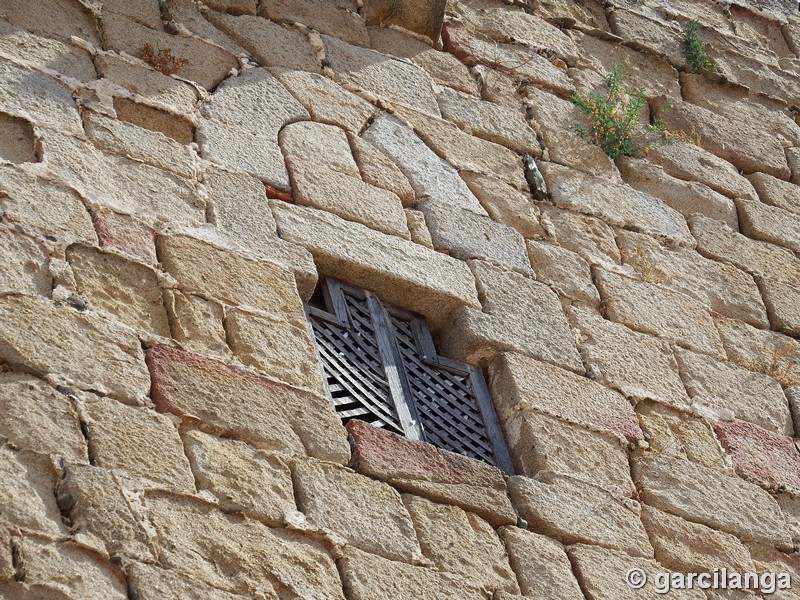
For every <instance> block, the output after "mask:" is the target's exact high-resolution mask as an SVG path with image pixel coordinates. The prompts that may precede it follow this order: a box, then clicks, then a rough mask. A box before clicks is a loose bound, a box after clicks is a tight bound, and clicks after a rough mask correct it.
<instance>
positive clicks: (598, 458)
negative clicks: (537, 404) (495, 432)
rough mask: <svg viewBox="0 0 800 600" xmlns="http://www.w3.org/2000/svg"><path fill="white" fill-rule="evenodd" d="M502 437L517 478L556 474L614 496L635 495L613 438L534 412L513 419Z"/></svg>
mask: <svg viewBox="0 0 800 600" xmlns="http://www.w3.org/2000/svg"><path fill="white" fill-rule="evenodd" d="M505 433H506V440H507V441H508V445H509V449H510V452H511V455H512V457H514V459H515V463H516V465H517V469H516V471H517V473H519V474H520V475H525V476H527V477H536V475H537V474H538V473H539V472H546V473H558V474H560V475H569V476H571V477H574V478H575V479H579V480H581V481H586V482H589V483H593V484H595V485H598V486H600V487H602V488H605V489H606V490H608V491H610V492H611V493H612V494H614V495H615V496H620V497H624V496H630V495H631V494H633V492H634V488H633V483H632V482H631V475H630V469H629V467H628V455H627V453H626V452H625V448H624V447H623V445H622V444H621V443H620V440H619V439H618V438H616V437H614V436H610V435H605V434H602V433H598V432H595V431H590V430H588V429H584V428H583V427H579V426H577V425H573V424H572V423H568V422H566V421H560V420H558V419H554V418H553V417H550V416H548V415H545V414H542V413H539V412H535V411H523V412H520V413H518V414H517V415H516V416H514V417H512V419H511V422H510V423H508V424H506V427H505Z"/></svg>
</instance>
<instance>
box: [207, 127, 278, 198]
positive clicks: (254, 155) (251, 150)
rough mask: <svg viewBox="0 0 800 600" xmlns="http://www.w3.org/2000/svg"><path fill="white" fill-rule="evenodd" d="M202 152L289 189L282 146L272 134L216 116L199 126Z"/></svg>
mask: <svg viewBox="0 0 800 600" xmlns="http://www.w3.org/2000/svg"><path fill="white" fill-rule="evenodd" d="M197 143H198V145H199V146H200V156H202V157H203V158H205V159H208V160H210V161H211V162H214V163H217V164H219V165H223V166H225V167H228V168H230V169H235V170H239V171H244V172H245V173H248V174H250V175H253V176H254V177H258V178H259V179H261V180H262V181H264V182H265V183H268V184H270V185H272V186H274V187H276V188H278V189H280V190H284V191H285V190H288V189H289V174H288V173H287V171H286V165H285V163H284V158H283V154H281V149H280V146H278V144H277V142H276V141H274V140H273V138H272V136H270V135H262V134H260V133H253V132H249V131H247V130H246V129H244V128H242V127H238V126H236V125H231V124H229V123H220V122H217V121H213V120H204V121H201V123H200V125H199V126H198V127H197Z"/></svg>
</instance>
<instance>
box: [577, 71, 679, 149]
mask: <svg viewBox="0 0 800 600" xmlns="http://www.w3.org/2000/svg"><path fill="white" fill-rule="evenodd" d="M606 87H607V89H608V91H607V94H606V96H605V97H603V96H601V95H599V94H594V93H591V94H588V95H587V96H585V97H584V96H581V95H580V94H578V93H577V92H575V93H574V94H573V95H572V101H573V102H574V103H575V104H576V105H577V106H579V107H580V108H581V109H583V111H584V112H585V113H586V114H587V115H588V116H589V119H590V120H591V126H590V127H588V128H587V127H578V128H577V131H578V133H579V134H580V135H581V136H582V137H583V138H584V139H586V140H587V141H589V142H590V143H592V144H595V145H596V146H600V148H602V149H603V151H604V152H605V153H606V154H608V155H609V156H610V157H611V158H617V157H618V156H636V155H639V154H642V153H645V154H646V153H647V152H649V151H650V148H651V147H652V145H653V144H655V143H664V142H665V141H669V134H668V133H667V131H666V128H665V124H664V118H663V116H664V115H663V113H664V111H662V112H661V113H660V114H659V115H656V117H655V118H654V119H653V123H652V124H650V125H648V124H643V123H642V122H641V113H642V109H643V108H644V107H645V105H646V104H647V97H646V96H645V93H644V90H641V89H639V90H634V91H631V90H628V89H627V88H626V87H625V85H624V84H623V83H622V65H620V64H616V65H614V69H613V70H612V71H611V73H609V74H608V75H607V76H606ZM668 108H669V106H667V107H666V108H665V110H667V109H668Z"/></svg>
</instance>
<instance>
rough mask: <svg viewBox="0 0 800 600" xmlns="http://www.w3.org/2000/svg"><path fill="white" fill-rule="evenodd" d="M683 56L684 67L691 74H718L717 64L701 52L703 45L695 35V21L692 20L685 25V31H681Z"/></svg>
mask: <svg viewBox="0 0 800 600" xmlns="http://www.w3.org/2000/svg"><path fill="white" fill-rule="evenodd" d="M683 55H684V57H685V58H686V66H687V67H689V70H690V71H691V72H692V73H697V72H698V71H711V72H712V73H718V72H719V67H717V63H715V62H714V59H713V58H711V57H710V56H709V55H708V54H707V53H706V51H705V50H703V45H702V44H701V43H700V38H699V37H698V35H697V21H695V20H694V19H691V20H690V21H689V22H688V23H686V29H684V30H683Z"/></svg>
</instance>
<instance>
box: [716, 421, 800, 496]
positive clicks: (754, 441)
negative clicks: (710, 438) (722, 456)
mask: <svg viewBox="0 0 800 600" xmlns="http://www.w3.org/2000/svg"><path fill="white" fill-rule="evenodd" d="M716 432H717V438H719V441H720V443H721V444H722V447H723V448H724V449H725V451H726V452H727V453H728V454H729V455H730V457H731V459H733V464H734V465H735V467H736V472H737V473H739V475H741V476H742V477H744V478H746V479H751V480H753V481H755V482H756V483H758V484H759V485H761V486H763V487H766V488H775V487H778V486H784V485H789V486H792V487H794V488H798V489H800V452H798V450H797V447H796V446H795V440H794V439H792V438H790V437H788V436H785V435H779V434H777V433H774V432H772V431H768V430H766V429H762V428H761V427H759V426H758V425H753V424H752V423H748V422H747V421H739V420H738V419H737V420H734V421H720V422H719V423H717V425H716Z"/></svg>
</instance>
